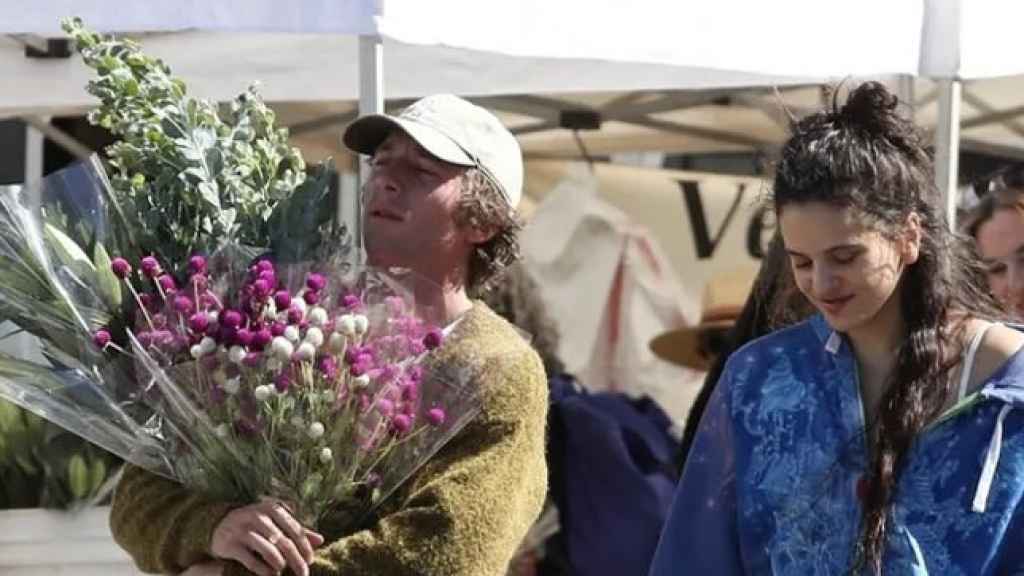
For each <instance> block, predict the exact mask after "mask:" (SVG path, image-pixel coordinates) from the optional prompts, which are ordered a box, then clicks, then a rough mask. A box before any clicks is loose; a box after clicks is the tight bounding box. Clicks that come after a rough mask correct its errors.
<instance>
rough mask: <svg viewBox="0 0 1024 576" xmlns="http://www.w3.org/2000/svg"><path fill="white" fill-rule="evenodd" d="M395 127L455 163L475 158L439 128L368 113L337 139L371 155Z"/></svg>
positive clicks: (468, 163) (470, 162)
mask: <svg viewBox="0 0 1024 576" xmlns="http://www.w3.org/2000/svg"><path fill="white" fill-rule="evenodd" d="M395 130H401V131H402V132H405V133H406V134H407V135H408V136H409V137H410V138H412V139H413V140H414V141H415V142H416V143H417V144H419V145H420V146H421V147H422V148H423V149H424V150H426V151H427V152H428V153H430V154H431V155H432V156H434V157H436V158H438V159H440V160H443V161H445V162H448V163H451V164H456V165H458V166H475V165H476V161H475V160H474V159H473V158H471V157H470V156H469V154H466V152H465V151H464V150H463V149H462V148H460V147H459V145H458V144H456V143H455V141H454V140H452V139H451V138H449V137H448V136H446V135H445V134H444V133H442V132H440V131H439V130H435V129H434V128H431V127H430V126H427V125H425V124H420V123H418V122H413V121H411V120H406V119H403V118H396V117H394V116H387V115H384V114H372V115H369V116H363V117H362V118H359V119H358V120H356V121H355V122H353V123H351V124H349V126H348V128H346V129H345V133H344V134H343V135H342V137H341V141H342V142H343V143H344V144H345V146H347V147H348V148H349V149H350V150H353V151H355V152H359V153H360V154H367V155H371V156H372V155H373V154H374V152H376V151H377V147H378V146H380V145H381V143H382V142H384V140H385V139H386V138H387V137H388V135H389V134H391V133H392V132H394V131H395Z"/></svg>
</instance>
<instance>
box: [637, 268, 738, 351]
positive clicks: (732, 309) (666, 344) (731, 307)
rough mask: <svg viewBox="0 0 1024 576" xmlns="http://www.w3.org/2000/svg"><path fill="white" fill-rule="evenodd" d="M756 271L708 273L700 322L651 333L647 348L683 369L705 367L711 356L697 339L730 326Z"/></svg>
mask: <svg viewBox="0 0 1024 576" xmlns="http://www.w3.org/2000/svg"><path fill="white" fill-rule="evenodd" d="M756 275H757V270H755V269H752V268H744V269H739V270H733V271H730V272H726V273H719V274H716V275H714V276H712V277H711V278H710V279H709V280H708V282H707V284H705V286H704V298H703V303H702V306H701V317H700V323H699V324H697V325H696V326H686V327H683V328H677V329H675V330H670V331H668V332H665V333H663V334H660V335H658V336H655V337H654V338H653V339H652V340H651V342H650V347H651V351H652V352H654V354H655V355H656V356H658V357H659V358H661V359H663V360H667V361H669V362H672V363H673V364H679V365H681V366H685V367H687V368H694V369H697V370H707V369H708V368H710V367H711V363H712V362H714V356H713V355H712V354H711V352H712V351H711V350H707V348H708V346H706V345H702V342H701V340H702V339H704V340H705V342H706V341H707V337H708V336H709V335H711V334H713V333H715V332H719V331H726V330H729V329H730V328H732V327H733V325H734V324H735V323H736V319H737V318H739V315H740V312H741V311H742V310H743V306H744V304H746V302H747V297H748V296H749V295H750V291H751V289H752V288H753V286H754V278H755V276H756Z"/></svg>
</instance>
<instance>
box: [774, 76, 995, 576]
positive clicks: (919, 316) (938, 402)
mask: <svg viewBox="0 0 1024 576" xmlns="http://www.w3.org/2000/svg"><path fill="white" fill-rule="evenodd" d="M897 106H898V101H897V98H896V97H895V96H894V95H893V94H891V93H890V92H889V91H888V90H886V88H885V87H884V86H883V85H881V84H879V83H877V82H868V83H865V84H862V85H860V86H858V87H856V88H855V89H853V90H852V91H851V92H850V95H849V97H848V98H847V101H846V103H845V104H844V105H842V106H840V105H839V104H838V98H837V97H836V96H835V95H833V99H832V105H831V107H830V108H829V109H826V110H823V111H821V112H818V113H816V114H813V115H811V116H808V117H806V118H804V119H802V120H800V121H798V122H795V124H794V125H793V126H792V135H791V137H790V139H789V140H788V141H787V142H786V144H785V145H784V147H783V149H782V154H781V159H780V161H779V163H778V166H777V169H776V173H775V184H774V190H773V201H774V206H775V211H776V215H778V214H780V213H781V212H782V210H784V209H785V208H786V206H789V205H792V204H803V203H808V202H824V203H827V204H830V205H833V206H836V207H839V208H844V209H849V210H852V211H853V212H854V213H855V214H857V215H859V216H860V217H861V221H862V222H863V223H864V224H865V225H868V226H870V227H872V229H874V230H877V231H878V232H879V233H881V234H882V235H883V236H885V237H887V238H889V239H895V238H897V237H898V236H899V234H900V233H901V232H902V231H903V230H904V227H905V225H906V222H907V219H908V217H909V216H910V214H915V213H916V214H917V215H918V217H919V218H920V222H921V229H922V230H921V232H922V235H921V245H920V254H919V257H918V259H917V261H916V262H915V263H913V264H911V265H909V266H907V267H906V268H905V271H904V272H903V276H902V278H901V279H900V281H899V282H900V283H899V286H898V287H897V290H898V291H899V295H900V300H899V302H900V311H901V313H902V316H903V320H904V322H905V324H906V328H907V334H906V338H905V340H904V343H903V344H902V346H901V347H900V349H899V353H898V356H897V359H896V361H895V364H894V366H893V369H892V371H891V372H890V374H889V376H888V382H887V386H886V391H885V393H884V396H883V398H882V402H881V405H880V407H879V413H878V415H877V417H876V419H875V422H874V424H873V425H872V429H871V430H865V434H866V435H867V437H868V439H869V442H870V443H871V444H872V445H873V447H874V452H873V454H872V455H871V461H870V464H869V470H868V475H867V485H866V492H865V497H864V501H863V510H862V522H861V533H860V538H859V541H858V542H857V546H856V550H855V555H854V565H853V566H852V567H851V568H852V569H853V570H854V572H856V573H859V572H860V570H862V569H863V568H864V567H870V568H871V569H872V570H873V571H874V573H876V574H880V573H881V566H882V560H883V558H882V557H883V555H884V551H885V542H886V533H887V527H888V524H889V505H890V503H891V502H892V499H893V496H894V492H895V490H896V487H897V485H898V480H899V476H900V472H901V470H902V468H903V465H904V460H905V457H906V455H907V451H908V450H909V448H910V447H911V444H912V443H913V441H914V439H915V437H916V436H917V434H918V433H919V432H920V431H921V430H922V428H923V427H924V426H925V425H927V424H928V423H929V422H930V421H932V420H933V419H935V418H936V417H937V416H938V415H939V413H940V412H941V410H942V408H943V406H944V405H945V403H946V402H947V400H948V399H949V397H950V391H951V388H952V387H951V380H952V378H951V370H952V369H953V368H955V367H956V366H957V364H958V363H959V360H960V355H961V352H962V350H963V344H962V342H963V337H964V331H965V328H966V320H968V319H969V318H971V317H981V318H994V317H996V316H997V315H998V312H997V309H996V305H995V303H994V301H992V300H991V299H990V297H989V296H988V295H987V291H986V290H985V289H984V286H985V280H984V276H983V274H982V269H981V268H980V265H979V264H978V261H977V259H976V258H974V257H973V251H972V249H971V246H970V243H969V242H967V241H965V239H964V237H963V236H960V235H956V234H954V233H953V232H951V231H950V229H949V225H948V223H947V221H946V218H945V215H944V212H943V210H942V201H941V199H940V195H939V193H938V190H937V189H936V187H935V185H934V182H933V172H932V168H933V165H932V159H931V156H930V154H929V152H928V151H927V149H926V144H925V139H924V137H923V135H922V134H921V132H920V131H919V130H918V129H917V128H916V127H915V126H914V124H913V123H912V122H910V121H908V120H906V119H904V118H903V117H901V115H900V114H899V112H898V110H897Z"/></svg>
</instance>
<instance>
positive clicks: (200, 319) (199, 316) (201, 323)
mask: <svg viewBox="0 0 1024 576" xmlns="http://www.w3.org/2000/svg"><path fill="white" fill-rule="evenodd" d="M209 326H210V318H209V317H208V316H207V315H206V313H205V312H197V313H195V314H193V315H192V316H191V317H190V318H189V319H188V327H189V328H191V329H192V331H193V332H205V331H206V329H207V327H209Z"/></svg>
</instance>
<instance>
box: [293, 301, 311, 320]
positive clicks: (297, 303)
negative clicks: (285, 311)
mask: <svg viewBox="0 0 1024 576" xmlns="http://www.w3.org/2000/svg"><path fill="white" fill-rule="evenodd" d="M292 308H298V309H299V310H301V311H302V317H303V318H305V317H306V310H308V309H309V306H307V305H306V301H305V300H303V299H302V298H292Z"/></svg>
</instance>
